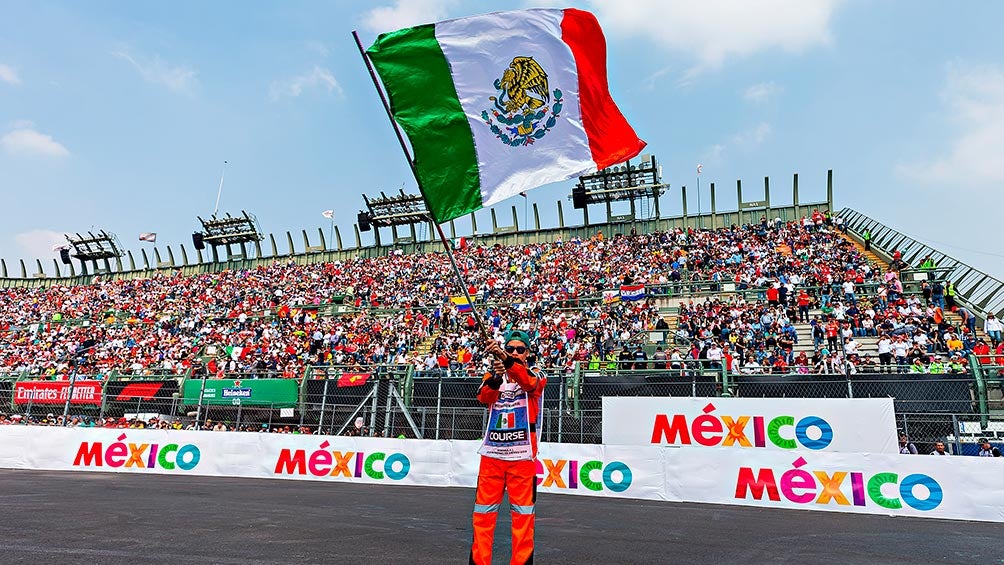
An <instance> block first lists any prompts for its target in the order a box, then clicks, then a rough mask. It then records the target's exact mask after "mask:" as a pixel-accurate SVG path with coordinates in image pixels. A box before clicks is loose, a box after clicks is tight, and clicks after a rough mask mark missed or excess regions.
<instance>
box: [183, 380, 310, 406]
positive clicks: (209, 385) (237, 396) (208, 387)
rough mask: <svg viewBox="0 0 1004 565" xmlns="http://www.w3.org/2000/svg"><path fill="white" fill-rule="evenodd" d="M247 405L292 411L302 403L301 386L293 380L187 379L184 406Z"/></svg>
mask: <svg viewBox="0 0 1004 565" xmlns="http://www.w3.org/2000/svg"><path fill="white" fill-rule="evenodd" d="M200 397H201V398H202V403H203V404H215V405H224V404H229V405H235V406H236V405H244V406H255V407H271V408H292V407H295V406H296V405H297V404H298V403H299V400H300V387H299V385H298V383H297V382H296V381H295V380H291V379H207V380H206V381H205V388H204V389H203V381H202V380H201V379H186V380H185V385H184V404H185V405H188V406H192V405H196V404H198V403H199V398H200Z"/></svg>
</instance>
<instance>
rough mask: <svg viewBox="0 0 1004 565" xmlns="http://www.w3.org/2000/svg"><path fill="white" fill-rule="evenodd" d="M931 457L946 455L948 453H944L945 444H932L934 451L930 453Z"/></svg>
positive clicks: (938, 442)
mask: <svg viewBox="0 0 1004 565" xmlns="http://www.w3.org/2000/svg"><path fill="white" fill-rule="evenodd" d="M931 455H948V452H947V451H945V442H943V441H936V442H934V451H932V452H931Z"/></svg>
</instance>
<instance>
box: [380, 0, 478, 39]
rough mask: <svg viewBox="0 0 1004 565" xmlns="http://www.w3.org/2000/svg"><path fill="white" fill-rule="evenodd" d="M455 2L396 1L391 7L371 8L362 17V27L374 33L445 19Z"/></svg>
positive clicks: (429, 0) (456, 2)
mask: <svg viewBox="0 0 1004 565" xmlns="http://www.w3.org/2000/svg"><path fill="white" fill-rule="evenodd" d="M457 4H458V1H457V0H397V1H396V2H394V5H393V6H381V7H379V8H373V9H372V10H370V11H368V12H366V14H365V15H363V21H362V25H363V27H364V28H366V29H368V30H369V31H372V32H374V33H383V32H385V31H394V30H396V29H401V28H405V27H411V26H415V25H419V24H427V23H432V22H436V21H439V20H443V19H446V17H447V16H448V14H449V10H450V8H452V7H453V6H455V5H457Z"/></svg>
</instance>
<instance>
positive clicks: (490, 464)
mask: <svg viewBox="0 0 1004 565" xmlns="http://www.w3.org/2000/svg"><path fill="white" fill-rule="evenodd" d="M486 351H487V352H488V353H489V354H490V355H493V356H494V357H495V361H494V365H493V368H492V370H491V371H489V372H488V373H487V374H486V375H485V376H484V380H483V381H482V382H481V387H480V388H479V389H478V400H479V401H480V402H481V403H482V404H484V405H486V406H488V408H489V414H488V426H487V428H486V429H485V437H484V439H483V440H482V443H481V449H479V450H478V453H479V454H481V463H480V466H479V467H478V487H477V493H476V494H475V497H474V518H473V525H474V541H473V543H472V544H471V555H470V563H473V564H477V565H482V564H490V563H491V562H492V544H493V543H494V540H495V522H496V520H497V519H498V512H499V508H500V506H501V505H502V496H503V495H504V494H505V493H506V492H508V493H509V506H510V510H511V513H512V560H511V562H512V563H532V562H533V534H534V517H535V515H534V504H535V503H536V501H537V423H538V421H539V417H540V413H541V410H542V406H543V401H544V387H545V386H546V385H547V377H546V376H544V374H543V373H542V372H540V371H539V370H538V369H536V368H533V367H531V366H530V364H529V363H528V359H529V357H530V337H529V335H527V333H526V332H523V331H512V332H509V334H508V335H507V336H506V339H505V347H504V348H503V347H502V346H500V345H499V343H498V342H497V341H495V340H494V339H490V340H489V341H488V345H487V347H486Z"/></svg>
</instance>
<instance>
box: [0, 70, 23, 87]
mask: <svg viewBox="0 0 1004 565" xmlns="http://www.w3.org/2000/svg"><path fill="white" fill-rule="evenodd" d="M0 82H6V83H7V84H14V85H17V84H21V79H20V78H18V76H17V71H15V70H14V69H12V68H10V67H8V66H7V65H0Z"/></svg>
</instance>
